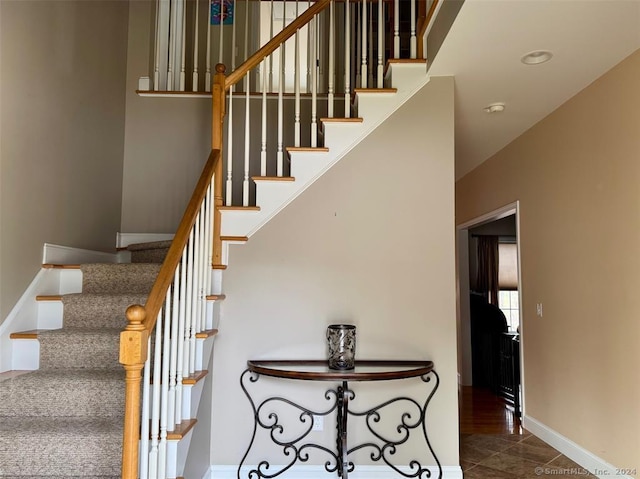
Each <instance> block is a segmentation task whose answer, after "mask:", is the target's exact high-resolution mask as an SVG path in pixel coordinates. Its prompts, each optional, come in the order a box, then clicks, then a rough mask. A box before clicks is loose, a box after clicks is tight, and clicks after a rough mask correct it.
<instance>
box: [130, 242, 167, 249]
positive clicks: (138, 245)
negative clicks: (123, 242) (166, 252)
mask: <svg viewBox="0 0 640 479" xmlns="http://www.w3.org/2000/svg"><path fill="white" fill-rule="evenodd" d="M171 243H172V240H167V241H149V242H147V243H134V244H130V245H129V246H127V249H128V250H129V251H144V250H148V249H166V248H169V247H170V246H171Z"/></svg>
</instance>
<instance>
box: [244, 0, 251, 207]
mask: <svg viewBox="0 0 640 479" xmlns="http://www.w3.org/2000/svg"><path fill="white" fill-rule="evenodd" d="M244 5H245V16H244V59H245V61H246V59H247V58H249V50H248V49H249V0H245V2H244ZM250 78H251V73H250V72H247V75H246V76H245V84H244V91H245V111H244V179H243V181H242V206H249V160H250V153H251V152H250V146H251V141H250V140H251V131H250V129H251V122H250V112H249V107H250V104H251V102H250V101H249V100H250V98H249V91H250V90H251V81H250Z"/></svg>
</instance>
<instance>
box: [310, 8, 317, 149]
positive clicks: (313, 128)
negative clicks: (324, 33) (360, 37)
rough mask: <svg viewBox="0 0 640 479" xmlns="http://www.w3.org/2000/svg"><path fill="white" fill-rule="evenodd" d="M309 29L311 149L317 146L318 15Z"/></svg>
mask: <svg viewBox="0 0 640 479" xmlns="http://www.w3.org/2000/svg"><path fill="white" fill-rule="evenodd" d="M310 27H311V32H310V33H311V58H312V59H313V68H312V69H311V147H312V148H316V147H317V146H318V15H315V16H314V17H313V20H311V23H310Z"/></svg>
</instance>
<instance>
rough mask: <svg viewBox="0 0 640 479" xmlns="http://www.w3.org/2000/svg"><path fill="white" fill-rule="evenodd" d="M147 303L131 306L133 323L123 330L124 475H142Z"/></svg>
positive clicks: (132, 478) (128, 477) (125, 477)
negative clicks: (141, 424) (140, 460)
mask: <svg viewBox="0 0 640 479" xmlns="http://www.w3.org/2000/svg"><path fill="white" fill-rule="evenodd" d="M146 317H147V313H146V311H145V309H144V307H143V306H140V305H133V306H129V308H127V321H128V322H129V323H128V324H127V326H126V328H125V329H124V331H122V332H121V333H120V364H122V365H123V366H124V369H125V409H124V434H123V441H122V478H123V479H137V477H138V441H139V439H140V383H141V381H142V374H141V372H142V368H143V367H144V362H145V361H146V360H147V343H148V341H149V332H148V331H147V330H146V328H145V325H144V321H145V318H146Z"/></svg>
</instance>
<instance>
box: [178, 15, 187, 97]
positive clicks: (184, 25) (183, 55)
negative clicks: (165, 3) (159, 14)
mask: <svg viewBox="0 0 640 479" xmlns="http://www.w3.org/2000/svg"><path fill="white" fill-rule="evenodd" d="M180 52H181V53H180V83H179V85H180V88H179V90H180V91H184V90H185V84H186V81H187V70H186V68H187V63H186V60H187V9H186V8H183V9H182V47H181V49H180Z"/></svg>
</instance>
